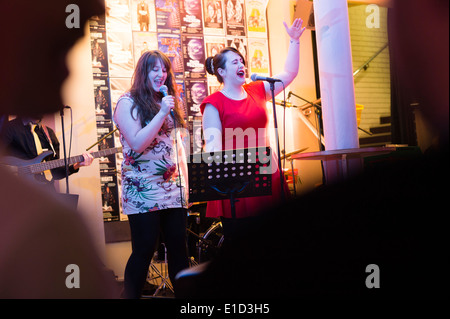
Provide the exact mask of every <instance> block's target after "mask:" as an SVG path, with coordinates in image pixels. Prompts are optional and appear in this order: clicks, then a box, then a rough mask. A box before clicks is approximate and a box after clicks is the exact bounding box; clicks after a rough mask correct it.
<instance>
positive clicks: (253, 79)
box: [250, 73, 283, 83]
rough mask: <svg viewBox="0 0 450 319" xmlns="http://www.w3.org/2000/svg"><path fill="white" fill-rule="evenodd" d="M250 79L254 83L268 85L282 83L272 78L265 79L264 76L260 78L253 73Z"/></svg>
mask: <svg viewBox="0 0 450 319" xmlns="http://www.w3.org/2000/svg"><path fill="white" fill-rule="evenodd" d="M250 78H251V79H252V81H253V82H255V81H267V82H270V83H275V82H283V81H281V80H279V79H274V78H269V77H265V76H260V75H258V74H256V73H253V74H252V76H251V77H250Z"/></svg>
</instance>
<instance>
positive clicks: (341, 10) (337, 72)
mask: <svg viewBox="0 0 450 319" xmlns="http://www.w3.org/2000/svg"><path fill="white" fill-rule="evenodd" d="M314 15H315V27H316V32H317V51H318V60H319V75H320V95H321V98H322V111H323V124H324V136H325V149H326V150H338V149H347V148H357V147H359V140H358V128H357V124H356V107H355V105H356V104H355V89H354V81H353V64H352V51H351V43H350V26H349V20H348V7H347V0H314Z"/></svg>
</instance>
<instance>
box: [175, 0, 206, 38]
mask: <svg viewBox="0 0 450 319" xmlns="http://www.w3.org/2000/svg"><path fill="white" fill-rule="evenodd" d="M180 18H181V33H190V34H203V21H202V6H201V0H180Z"/></svg>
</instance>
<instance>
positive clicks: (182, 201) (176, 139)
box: [170, 110, 187, 208]
mask: <svg viewBox="0 0 450 319" xmlns="http://www.w3.org/2000/svg"><path fill="white" fill-rule="evenodd" d="M170 114H171V116H172V120H173V127H174V130H175V152H176V157H177V170H178V180H179V183H180V184H179V188H180V201H181V202H180V203H181V208H184V195H183V184H182V182H181V175H182V173H181V170H180V157H179V153H178V134H177V133H178V132H177V131H178V125H177V120H176V118H175V116H174V113H173V112H172V110H171V112H170ZM186 205H187V203H186Z"/></svg>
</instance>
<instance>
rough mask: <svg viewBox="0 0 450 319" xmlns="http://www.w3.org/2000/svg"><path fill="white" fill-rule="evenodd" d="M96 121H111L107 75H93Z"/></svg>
mask: <svg viewBox="0 0 450 319" xmlns="http://www.w3.org/2000/svg"><path fill="white" fill-rule="evenodd" d="M94 99H95V118H96V121H103V122H104V121H111V94H110V92H109V83H108V77H107V76H96V77H94Z"/></svg>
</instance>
